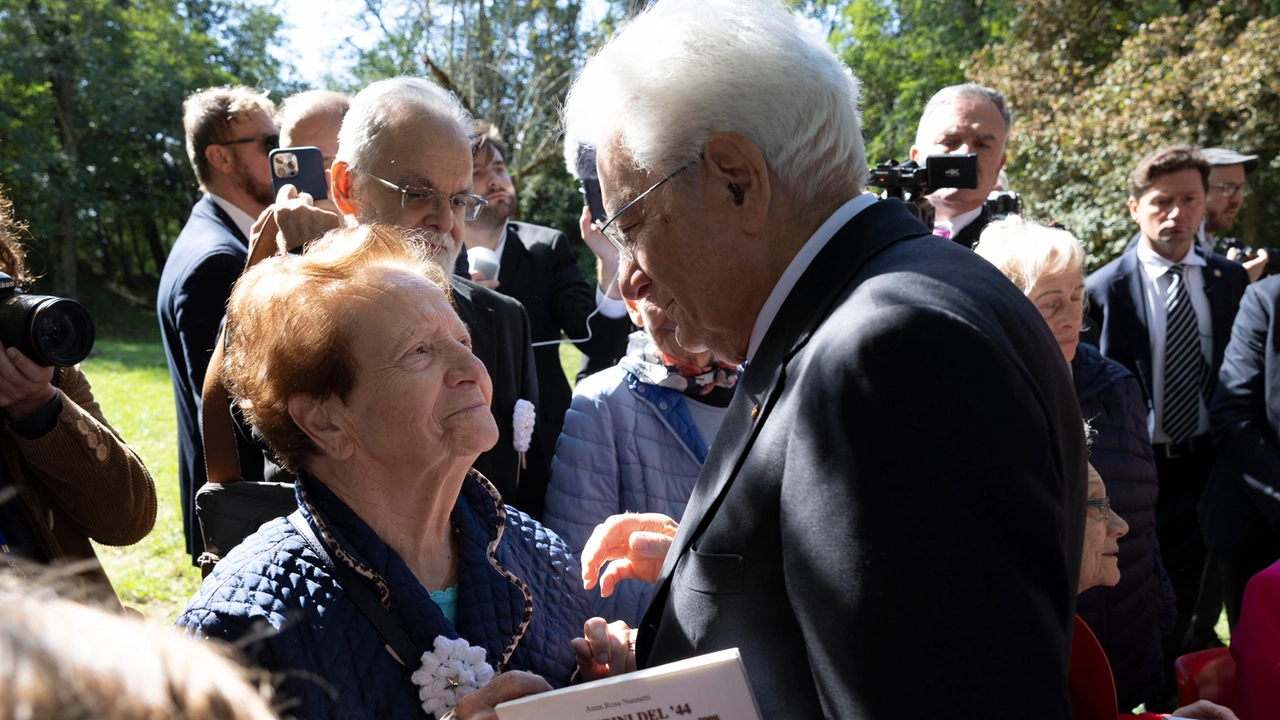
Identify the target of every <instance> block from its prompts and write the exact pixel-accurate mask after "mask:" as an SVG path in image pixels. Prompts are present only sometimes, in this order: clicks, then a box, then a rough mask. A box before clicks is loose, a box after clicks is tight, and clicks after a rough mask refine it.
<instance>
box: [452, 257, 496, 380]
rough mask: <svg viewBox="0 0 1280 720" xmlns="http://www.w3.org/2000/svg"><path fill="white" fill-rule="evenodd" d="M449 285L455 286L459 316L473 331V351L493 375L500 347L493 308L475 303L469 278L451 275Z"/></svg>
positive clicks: (490, 374)
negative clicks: (496, 338)
mask: <svg viewBox="0 0 1280 720" xmlns="http://www.w3.org/2000/svg"><path fill="white" fill-rule="evenodd" d="M449 285H450V286H451V287H452V288H453V305H454V308H455V309H456V310H457V311H458V317H460V318H462V322H463V323H465V324H466V326H467V330H468V331H469V332H470V333H471V353H472V354H473V355H475V356H476V357H477V358H480V362H482V363H484V366H485V369H486V370H488V371H489V377H493V373H494V368H496V367H497V362H498V348H497V343H496V341H495V336H496V335H497V329H496V321H495V320H494V317H493V309H492V308H487V307H480V306H479V305H477V304H476V303H475V301H474V300H473V299H472V297H471V288H472V287H473V286H472V285H471V283H470V281H469V280H464V279H462V278H459V277H457V276H456V275H452V276H450V277H449Z"/></svg>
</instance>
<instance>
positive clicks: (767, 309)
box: [747, 193, 876, 361]
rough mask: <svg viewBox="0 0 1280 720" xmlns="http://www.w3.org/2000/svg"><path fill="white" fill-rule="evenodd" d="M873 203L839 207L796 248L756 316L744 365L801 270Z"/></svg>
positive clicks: (870, 198) (867, 198)
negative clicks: (798, 248) (846, 225)
mask: <svg viewBox="0 0 1280 720" xmlns="http://www.w3.org/2000/svg"><path fill="white" fill-rule="evenodd" d="M875 202H876V196H875V195H872V194H870V193H863V194H861V195H858V196H856V197H854V198H853V199H851V200H849V202H846V203H845V204H844V205H841V206H840V208H839V209H838V210H836V211H835V212H834V213H832V215H831V217H829V218H827V221H826V222H824V223H822V226H821V227H819V228H818V230H817V232H815V233H814V234H813V235H812V236H810V237H809V239H808V241H806V242H805V244H804V247H801V248H800V252H798V253H796V256H795V257H793V258H791V263H790V264H789V265H787V269H786V270H784V271H783V272H782V277H780V278H778V282H777V284H775V285H774V286H773V292H770V293H769V297H768V298H766V299H765V301H764V305H763V306H762V307H761V308H760V314H759V315H757V316H756V324H755V326H754V327H752V329H751V341H750V343H749V344H748V345H747V360H748V361H750V360H751V358H753V357H755V354H756V350H758V349H760V343H762V342H764V335H765V333H767V332H768V331H769V326H770V325H772V324H773V320H774V318H776V317H777V315H778V311H779V310H781V309H782V303H783V302H785V301H786V299H787V296H788V295H790V294H791V291H792V289H794V288H795V286H796V283H797V282H799V281H800V276H801V275H803V274H804V271H805V270H808V269H809V263H812V262H813V259H814V258H815V257H817V256H818V253H820V252H822V249H823V248H824V247H826V246H827V243H828V242H830V240H831V238H832V237H834V236H835V234H836V231H837V230H839V229H840V228H842V227H844V225H845V223H847V222H849V221H850V220H852V219H853V217H854V216H855V215H857V214H858V213H860V212H862V211H863V210H865V209H867V208H869V207H871V206H872V205H873V204H875Z"/></svg>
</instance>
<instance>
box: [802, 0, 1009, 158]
mask: <svg viewBox="0 0 1280 720" xmlns="http://www.w3.org/2000/svg"><path fill="white" fill-rule="evenodd" d="M818 5H819V7H817V8H815V11H822V10H826V11H828V12H833V13H834V15H833V17H832V32H831V35H830V42H831V44H832V46H833V47H834V48H835V49H836V51H837V52H838V53H839V54H840V56H841V57H842V58H843V59H844V61H845V63H846V64H848V66H849V67H850V69H852V70H853V74H854V75H856V76H857V77H858V79H859V80H861V81H862V131H863V132H862V134H863V137H864V138H865V139H866V143H867V160H868V161H870V162H872V163H875V162H879V161H881V160H888V159H891V158H892V159H897V160H900V161H902V160H906V156H907V152H908V151H909V150H910V149H911V146H912V145H913V144H914V142H915V134H916V126H917V124H918V123H919V120H920V113H921V111H923V110H924V106H925V103H926V102H928V100H929V98H930V97H932V96H933V94H934V93H935V92H937V91H938V90H941V89H942V88H944V87H946V86H948V85H956V84H959V83H962V82H964V81H965V77H964V71H965V66H966V62H967V60H968V58H969V56H970V55H972V54H973V53H974V51H976V50H979V49H980V48H982V47H984V46H985V45H987V44H988V43H989V42H993V41H998V40H999V39H1000V38H1001V37H1002V36H1003V34H1004V33H1005V32H1006V28H1007V24H1008V21H1009V17H1010V16H1011V15H1012V14H1013V9H1012V2H1009V1H1007V0H957V1H955V2H945V3H942V2H932V1H930V0H850V1H849V2H844V3H830V2H829V3H819V4H818Z"/></svg>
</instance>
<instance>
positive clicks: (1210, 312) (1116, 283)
mask: <svg viewBox="0 0 1280 720" xmlns="http://www.w3.org/2000/svg"><path fill="white" fill-rule="evenodd" d="M1208 184H1209V163H1208V161H1207V160H1205V158H1204V156H1203V155H1202V154H1201V153H1200V151H1199V150H1197V149H1196V148H1193V147H1190V146H1186V145H1178V146H1173V147H1167V148H1164V149H1162V150H1158V151H1156V152H1154V153H1152V154H1151V155H1148V156H1147V157H1145V158H1143V160H1142V162H1140V163H1138V167H1137V169H1136V170H1134V172H1133V177H1132V180H1131V184H1130V191H1129V213H1130V216H1131V217H1132V218H1133V220H1134V222H1135V223H1137V224H1138V228H1139V231H1140V235H1141V239H1140V240H1139V242H1138V243H1137V245H1136V246H1134V247H1133V248H1131V249H1129V250H1128V251H1126V252H1125V253H1124V254H1123V255H1121V256H1120V257H1119V258H1118V259H1116V260H1114V261H1112V262H1111V263H1110V264H1108V265H1106V266H1105V267H1103V268H1102V269H1101V270H1098V271H1097V272H1095V273H1094V274H1093V275H1091V276H1090V277H1089V279H1088V281H1087V282H1086V288H1087V290H1088V293H1089V302H1090V308H1089V316H1090V319H1091V321H1092V323H1093V324H1094V325H1095V326H1096V329H1097V330H1098V331H1099V332H1100V343H1099V344H1100V347H1101V349H1102V354H1103V355H1105V356H1107V357H1109V358H1111V359H1113V360H1116V361H1118V362H1120V363H1121V364H1123V365H1124V366H1125V367H1127V368H1129V369H1130V370H1131V371H1132V372H1133V373H1134V374H1135V375H1136V376H1137V377H1138V378H1139V380H1140V381H1141V383H1142V386H1143V388H1144V390H1145V391H1146V394H1147V403H1148V407H1149V408H1150V409H1151V415H1150V416H1149V420H1148V429H1149V430H1150V431H1151V435H1152V438H1151V439H1152V443H1153V444H1154V446H1155V450H1156V468H1157V473H1158V475H1159V478H1160V499H1159V500H1158V501H1157V504H1156V535H1157V537H1158V538H1159V540H1160V548H1161V552H1162V554H1163V558H1164V564H1165V568H1166V569H1167V570H1168V573H1169V577H1170V579H1171V580H1172V582H1173V587H1174V591H1175V592H1176V593H1177V596H1178V602H1177V607H1178V619H1177V622H1176V623H1175V625H1174V628H1173V634H1172V636H1170V637H1167V638H1166V639H1165V657H1166V660H1167V664H1170V665H1171V663H1172V659H1173V658H1175V657H1176V656H1177V655H1179V654H1182V653H1183V652H1185V651H1187V650H1191V649H1197V648H1191V647H1186V645H1187V641H1188V638H1187V635H1188V632H1187V630H1188V627H1189V625H1190V622H1191V618H1192V615H1193V613H1194V609H1195V607H1196V599H1197V595H1198V593H1199V587H1200V579H1201V575H1202V573H1203V570H1204V564H1205V550H1204V539H1203V536H1202V534H1201V531H1200V526H1199V522H1198V520H1197V518H1196V505H1197V503H1198V502H1199V500H1200V495H1201V493H1202V492H1203V490H1204V486H1205V481H1206V480H1207V479H1208V477H1209V472H1210V470H1211V468H1212V466H1213V461H1214V453H1213V444H1212V442H1211V441H1210V438H1209V416H1208V408H1207V400H1208V398H1209V397H1210V396H1211V395H1212V392H1213V387H1214V384H1215V382H1216V380H1217V377H1218V368H1219V366H1221V364H1222V356H1223V351H1224V349H1225V348H1226V345H1227V341H1228V340H1229V339H1230V337H1231V324H1232V321H1233V320H1234V318H1235V314H1236V309H1237V308H1238V307H1239V305H1240V298H1241V296H1243V295H1244V291H1245V288H1246V287H1247V286H1248V284H1249V278H1248V275H1247V273H1246V272H1245V270H1244V268H1242V267H1241V266H1240V265H1239V264H1238V263H1234V262H1231V261H1229V260H1227V259H1226V258H1224V257H1222V256H1221V255H1218V254H1216V253H1206V252H1205V251H1204V250H1203V249H1201V248H1198V247H1196V243H1195V236H1196V230H1197V229H1198V228H1199V227H1200V219H1201V217H1202V216H1203V214H1204V206H1205V196H1206V194H1207V192H1208ZM1217 606H1218V605H1217V604H1215V607H1217ZM1166 675H1167V676H1169V677H1171V668H1166ZM1171 691H1172V687H1171V686H1169V687H1166V688H1165V693H1166V694H1168V693H1169V692H1171Z"/></svg>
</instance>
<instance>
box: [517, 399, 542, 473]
mask: <svg viewBox="0 0 1280 720" xmlns="http://www.w3.org/2000/svg"><path fill="white" fill-rule="evenodd" d="M536 415H537V413H535V412H534V410H533V403H531V402H529V401H528V400H517V401H516V411H515V413H513V414H512V417H511V421H512V425H513V430H514V433H513V437H512V442H511V444H512V445H514V446H515V448H516V452H518V453H520V467H521V468H528V467H529V463H528V462H527V461H526V460H525V457H524V454H525V453H526V452H528V451H529V442H530V441H531V440H533V423H534V420H535V417H536Z"/></svg>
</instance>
